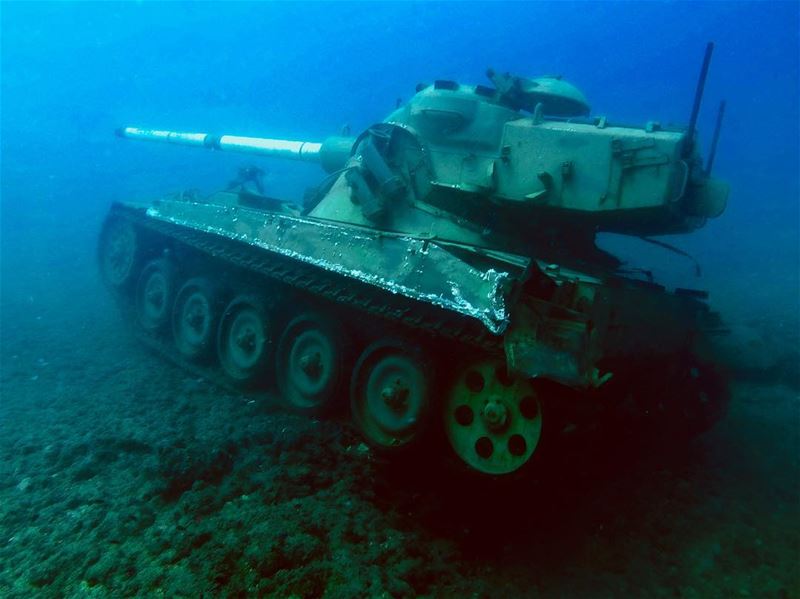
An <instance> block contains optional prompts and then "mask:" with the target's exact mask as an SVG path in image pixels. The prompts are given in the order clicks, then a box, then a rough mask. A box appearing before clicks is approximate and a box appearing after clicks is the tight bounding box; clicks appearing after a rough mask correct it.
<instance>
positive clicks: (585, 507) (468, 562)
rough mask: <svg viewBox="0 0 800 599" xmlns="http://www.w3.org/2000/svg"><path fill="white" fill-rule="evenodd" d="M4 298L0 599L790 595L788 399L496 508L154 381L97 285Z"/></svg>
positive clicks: (288, 418)
mask: <svg viewBox="0 0 800 599" xmlns="http://www.w3.org/2000/svg"><path fill="white" fill-rule="evenodd" d="M12 291H13V290H12ZM4 297H5V298H6V300H5V302H4V305H3V311H2V353H1V354H0V357H1V358H2V376H1V377H0V398H1V400H0V596H3V597H31V596H43V597H62V596H67V597H87V596H88V597H91V596H98V597H106V596H132V595H140V596H165V597H180V596H187V597H200V596H217V595H219V596H248V595H260V596H275V597H292V596H295V597H319V596H322V597H362V596H363V597H413V596H430V597H441V596H445V597H519V596H526V597H587V598H594V597H704V598H705V597H726V598H727V597H774V598H788V597H800V486H799V485H800V483H798V474H799V473H800V468H798V460H799V456H800V439H799V438H798V435H800V432H798V431H800V429H799V428H798V425H799V424H800V419H799V416H798V414H799V409H800V400H799V399H798V389H797V388H795V387H792V386H787V385H785V384H783V383H779V382H776V381H771V380H763V381H760V382H754V381H738V382H736V383H735V384H734V398H733V401H732V405H731V409H730V413H729V415H728V416H727V418H726V419H725V420H724V421H723V422H721V423H720V424H719V425H718V426H717V427H716V428H715V429H713V430H712V431H711V432H709V433H707V434H706V435H704V436H702V437H700V438H699V439H697V440H695V441H694V442H692V443H691V444H689V445H688V446H687V445H685V444H683V443H678V442H676V443H675V444H673V445H671V444H670V443H669V442H665V443H662V444H660V445H659V446H658V447H652V446H648V447H644V446H642V447H638V446H637V447H633V446H632V447H627V448H623V449H621V450H617V451H614V452H611V453H603V452H602V451H601V452H600V453H601V454H602V455H604V456H605V457H602V458H598V457H597V456H596V455H594V454H595V453H596V452H595V451H594V450H593V448H588V450H587V448H584V449H583V450H582V451H584V452H585V455H584V456H583V457H581V455H580V454H579V455H578V456H577V459H573V461H572V462H571V464H572V466H574V467H570V468H565V469H564V470H563V471H562V472H558V473H555V475H551V476H550V477H549V478H548V479H547V480H546V482H544V483H538V484H531V485H530V486H528V487H526V486H524V485H519V484H515V485H514V486H505V485H502V484H501V485H496V486H492V485H491V484H490V485H486V484H480V483H476V482H474V481H470V480H469V479H466V480H465V479H463V478H454V479H453V480H452V481H450V480H447V478H446V476H444V475H442V474H441V472H438V471H437V470H436V468H435V467H432V468H429V467H428V465H427V464H425V463H424V462H420V461H417V462H416V463H415V464H412V465H405V466H403V467H398V466H391V465H387V464H385V463H383V461H382V460H381V459H379V458H378V457H377V456H375V455H374V454H373V452H372V451H370V450H369V449H368V448H367V447H366V446H365V445H364V444H362V443H361V442H360V440H359V438H358V437H357V436H356V434H355V433H354V432H353V431H352V430H351V429H350V428H349V427H347V426H342V425H340V424H338V423H337V422H333V421H317V420H309V419H304V418H300V417H297V416H294V415H290V414H286V413H283V412H280V411H276V410H275V409H274V408H272V407H271V406H270V405H269V404H268V403H266V402H264V401H262V400H256V399H253V398H251V397H248V396H246V395H237V394H232V393H230V392H227V391H224V390H220V389H218V388H215V387H214V386H212V385H210V384H208V383H207V382H205V381H203V380H202V379H198V378H196V377H194V376H192V375H190V374H187V373H186V372H183V371H181V370H179V369H178V368H176V367H174V366H172V365H170V364H165V363H163V362H162V360H161V359H160V358H159V357H158V356H156V355H154V354H152V353H150V352H148V351H146V350H145V349H144V348H143V347H141V345H140V344H139V343H138V342H137V341H136V340H135V339H134V338H133V337H132V335H131V334H130V333H129V332H128V330H127V328H126V327H124V326H122V325H121V323H120V322H119V321H120V318H119V314H118V312H117V310H116V309H115V307H114V306H113V305H112V303H111V301H110V300H109V299H108V298H107V297H106V294H105V292H104V291H103V290H102V289H100V288H99V286H97V285H96V284H95V285H88V286H87V287H86V288H84V289H83V290H82V291H81V292H79V293H73V294H70V297H71V299H70V301H69V302H68V303H64V302H63V301H62V300H63V298H64V297H65V296H64V295H59V296H57V297H56V296H48V295H46V294H36V295H35V296H33V295H32V296H30V297H28V296H27V295H26V294H19V295H14V296H12V295H11V292H10V291H8V290H6V294H5V296H4ZM9 298H10V299H9ZM37 298H38V299H37ZM432 462H435V460H432Z"/></svg>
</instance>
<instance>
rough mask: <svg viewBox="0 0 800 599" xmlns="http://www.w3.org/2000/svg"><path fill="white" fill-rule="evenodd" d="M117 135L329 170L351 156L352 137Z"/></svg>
mask: <svg viewBox="0 0 800 599" xmlns="http://www.w3.org/2000/svg"><path fill="white" fill-rule="evenodd" d="M116 134H117V136H119V137H124V138H126V139H139V140H145V141H158V142H164V143H171V144H177V145H181V146H197V147H201V148H209V149H212V150H224V151H227V152H243V153H245V154H258V155H261V156H271V157H274V158H288V159H290V160H302V161H303V162H318V163H319V164H320V165H322V168H324V169H325V170H326V171H328V172H333V171H335V170H338V169H340V168H342V167H343V166H344V164H345V162H346V161H347V158H348V157H349V156H350V153H351V149H352V147H353V143H355V140H354V139H353V138H351V137H329V138H328V139H326V140H325V141H323V142H313V141H292V140H288V139H270V138H267V137H243V136H240V135H211V134H209V133H181V132H178V131H161V130H157V129H140V128H139V127H122V128H120V129H117V131H116Z"/></svg>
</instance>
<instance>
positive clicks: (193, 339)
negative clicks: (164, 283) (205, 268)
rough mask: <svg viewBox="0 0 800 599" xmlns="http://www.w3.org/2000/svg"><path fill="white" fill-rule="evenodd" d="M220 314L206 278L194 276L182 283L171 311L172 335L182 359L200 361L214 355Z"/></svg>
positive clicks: (213, 288) (213, 293)
mask: <svg viewBox="0 0 800 599" xmlns="http://www.w3.org/2000/svg"><path fill="white" fill-rule="evenodd" d="M220 311H221V306H220V305H219V294H218V293H217V291H216V289H215V287H214V286H213V285H212V284H211V282H210V281H209V280H208V279H206V278H204V277H196V278H193V279H189V280H188V281H186V283H184V284H183V287H181V288H180V291H178V295H177V296H176V298H175V306H174V308H173V310H172V335H173V338H174V340H175V347H176V348H177V350H178V352H180V354H181V355H182V356H183V357H185V358H187V359H189V360H193V361H197V362H203V361H207V360H209V359H210V358H211V357H212V356H213V355H214V341H215V339H216V333H217V321H218V320H219V314H220Z"/></svg>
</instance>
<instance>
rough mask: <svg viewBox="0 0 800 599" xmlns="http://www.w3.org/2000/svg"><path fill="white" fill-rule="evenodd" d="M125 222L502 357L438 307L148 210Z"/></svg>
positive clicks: (121, 208) (497, 346) (117, 207)
mask: <svg viewBox="0 0 800 599" xmlns="http://www.w3.org/2000/svg"><path fill="white" fill-rule="evenodd" d="M114 217H116V218H120V217H122V218H125V219H127V220H128V221H129V222H131V223H132V224H134V225H135V226H136V227H137V228H139V229H143V230H146V231H149V232H151V233H155V234H157V235H160V236H162V237H164V238H167V239H170V240H173V241H176V242H179V243H181V244H183V245H185V246H186V247H189V248H192V249H194V250H196V251H199V252H201V253H203V254H206V255H208V256H211V257H213V258H215V259H217V260H220V261H222V262H225V263H228V264H232V265H235V266H237V267H238V268H240V269H242V270H245V271H249V272H253V273H257V274H258V275H261V276H265V277H268V278H270V279H272V280H275V281H279V282H280V283H283V284H285V285H287V286H289V287H291V288H294V289H298V290H301V291H304V292H307V293H308V294H310V295H312V296H315V297H321V298H324V299H326V300H329V301H331V302H333V303H335V304H339V305H345V306H348V307H350V308H353V309H356V310H358V311H360V312H363V313H367V314H370V315H371V316H376V317H378V318H381V319H384V320H388V321H391V322H393V323H397V324H401V325H403V326H404V327H407V328H409V329H412V330H414V331H417V332H421V333H423V334H426V335H428V336H432V337H435V338H441V339H446V340H449V341H453V342H456V343H458V344H461V345H466V346H469V347H472V348H474V349H476V350H479V351H482V352H486V353H489V354H496V355H499V354H502V352H503V343H502V338H501V337H497V336H495V335H492V334H491V333H489V332H488V331H486V330H485V328H484V327H483V326H482V325H480V323H477V322H475V323H473V322H470V321H469V320H468V319H467V318H465V317H459V316H453V315H451V314H450V313H448V312H446V311H445V310H442V309H440V308H437V307H436V306H432V305H428V304H423V303H422V302H414V301H413V300H406V299H405V298H400V297H397V296H389V294H387V293H385V292H382V291H380V290H377V289H371V288H370V287H369V286H367V285H365V284H363V283H361V282H359V281H355V280H345V279H343V278H342V277H341V276H339V275H336V274H334V273H327V272H325V271H323V270H321V269H319V268H315V267H312V266H309V265H305V264H303V263H300V262H298V261H294V260H291V259H288V258H285V257H283V256H279V255H275V254H271V253H268V252H266V251H265V250H263V249H261V248H252V247H250V246H247V245H243V244H240V243H236V242H234V241H231V240H228V239H224V238H220V237H215V236H212V235H208V234H206V233H203V232H200V231H194V230H192V229H187V228H183V227H180V226H177V225H173V224H171V223H167V222H164V221H159V220H156V219H153V218H150V217H148V216H147V215H146V214H145V212H144V211H143V210H142V209H137V208H133V207H130V206H125V205H123V204H114V205H113V206H112V209H111V211H110V213H109V218H114Z"/></svg>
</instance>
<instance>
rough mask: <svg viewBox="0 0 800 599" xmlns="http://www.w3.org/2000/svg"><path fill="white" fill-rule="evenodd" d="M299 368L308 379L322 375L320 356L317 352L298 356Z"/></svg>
mask: <svg viewBox="0 0 800 599" xmlns="http://www.w3.org/2000/svg"><path fill="white" fill-rule="evenodd" d="M300 370H302V371H303V373H304V374H305V375H306V376H307V377H308V378H310V379H314V380H316V379H318V378H319V377H320V376H321V375H322V356H321V355H320V353H319V352H317V351H315V352H309V353H307V354H303V355H302V356H300Z"/></svg>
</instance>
